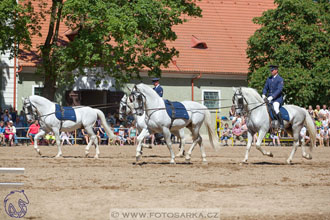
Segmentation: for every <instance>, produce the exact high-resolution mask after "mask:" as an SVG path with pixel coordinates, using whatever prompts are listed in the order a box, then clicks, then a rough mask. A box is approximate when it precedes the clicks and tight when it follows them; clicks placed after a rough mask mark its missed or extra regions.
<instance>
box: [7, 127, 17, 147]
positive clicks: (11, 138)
mask: <svg viewBox="0 0 330 220" xmlns="http://www.w3.org/2000/svg"><path fill="white" fill-rule="evenodd" d="M10 122H11V121H8V122H7V126H6V127H5V138H6V140H7V141H8V144H9V146H12V145H14V135H15V134H14V133H13V128H12V127H11V124H12V123H10ZM15 132H16V131H15Z"/></svg>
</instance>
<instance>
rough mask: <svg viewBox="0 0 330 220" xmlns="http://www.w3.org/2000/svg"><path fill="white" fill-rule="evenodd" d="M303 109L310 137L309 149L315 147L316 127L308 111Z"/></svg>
mask: <svg viewBox="0 0 330 220" xmlns="http://www.w3.org/2000/svg"><path fill="white" fill-rule="evenodd" d="M304 110H305V116H306V117H305V126H306V128H307V130H308V132H309V136H310V138H311V140H312V141H311V144H310V151H312V150H313V147H316V129H315V125H314V122H313V119H312V117H311V116H310V115H309V113H308V111H307V110H306V109H304Z"/></svg>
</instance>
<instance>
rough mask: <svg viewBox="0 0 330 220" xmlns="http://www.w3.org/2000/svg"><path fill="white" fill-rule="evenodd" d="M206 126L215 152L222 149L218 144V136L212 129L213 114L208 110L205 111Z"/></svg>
mask: <svg viewBox="0 0 330 220" xmlns="http://www.w3.org/2000/svg"><path fill="white" fill-rule="evenodd" d="M204 124H205V126H206V128H207V132H208V134H209V140H210V143H211V145H212V148H213V149H215V150H218V149H219V148H220V147H219V145H218V143H217V141H216V140H217V136H216V134H215V132H214V130H213V129H212V123H211V113H210V111H209V110H208V109H205V120H204Z"/></svg>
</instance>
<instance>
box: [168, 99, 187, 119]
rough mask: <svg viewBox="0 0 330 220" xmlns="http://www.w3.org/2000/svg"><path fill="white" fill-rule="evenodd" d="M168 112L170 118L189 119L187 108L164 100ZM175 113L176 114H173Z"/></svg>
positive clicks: (178, 103) (179, 103)
mask: <svg viewBox="0 0 330 220" xmlns="http://www.w3.org/2000/svg"><path fill="white" fill-rule="evenodd" d="M164 103H165V107H166V111H167V114H168V116H170V118H172V119H176V118H183V119H189V115H188V112H187V110H186V107H184V105H183V104H182V103H181V102H171V101H169V100H164ZM173 111H174V112H173Z"/></svg>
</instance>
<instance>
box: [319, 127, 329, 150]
mask: <svg viewBox="0 0 330 220" xmlns="http://www.w3.org/2000/svg"><path fill="white" fill-rule="evenodd" d="M320 136H321V137H320V138H321V140H322V142H323V144H324V146H327V147H329V128H328V127H324V128H323V130H321V132H320Z"/></svg>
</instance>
